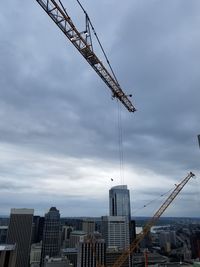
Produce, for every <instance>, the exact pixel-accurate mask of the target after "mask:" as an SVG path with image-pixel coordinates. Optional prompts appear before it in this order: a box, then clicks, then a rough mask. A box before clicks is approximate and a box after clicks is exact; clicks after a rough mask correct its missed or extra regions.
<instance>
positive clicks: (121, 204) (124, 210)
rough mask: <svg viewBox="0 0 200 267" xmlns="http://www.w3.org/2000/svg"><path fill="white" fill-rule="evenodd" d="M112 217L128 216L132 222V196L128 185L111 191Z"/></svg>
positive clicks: (110, 205) (119, 186)
mask: <svg viewBox="0 0 200 267" xmlns="http://www.w3.org/2000/svg"><path fill="white" fill-rule="evenodd" d="M109 208H110V216H127V217H128V219H129V220H131V207H130V194H129V190H128V189H127V185H118V186H114V187H112V188H111V189H110V190H109Z"/></svg>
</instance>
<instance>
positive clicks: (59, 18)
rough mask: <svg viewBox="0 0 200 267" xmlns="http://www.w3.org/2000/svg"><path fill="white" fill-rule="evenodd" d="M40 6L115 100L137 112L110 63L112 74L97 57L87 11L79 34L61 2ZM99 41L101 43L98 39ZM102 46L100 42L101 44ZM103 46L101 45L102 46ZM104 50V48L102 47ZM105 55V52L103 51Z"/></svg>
mask: <svg viewBox="0 0 200 267" xmlns="http://www.w3.org/2000/svg"><path fill="white" fill-rule="evenodd" d="M36 1H37V2H38V4H39V5H40V6H41V7H42V8H43V9H44V10H45V12H46V13H47V14H48V15H49V17H50V18H51V19H52V20H53V21H54V22H55V24H56V25H57V26H58V27H59V28H60V30H61V31H62V32H63V33H64V34H65V36H66V37H67V38H68V39H69V40H70V42H71V43H72V44H73V45H74V46H75V47H76V48H77V50H78V51H79V52H80V53H81V55H82V56H83V57H84V58H85V59H86V60H87V62H88V63H89V64H90V65H91V67H92V68H93V69H94V70H95V71H96V73H97V74H98V75H99V76H100V77H101V79H102V80H103V81H104V82H105V84H106V85H107V86H108V88H109V89H110V90H111V92H112V96H113V98H117V99H118V100H119V101H121V103H122V104H123V105H124V106H125V107H126V109H127V110H128V111H129V112H134V111H136V109H135V107H134V106H133V104H132V103H131V101H130V100H129V98H128V97H131V96H132V95H127V94H125V93H124V92H123V90H122V89H121V86H120V85H119V83H118V81H117V79H116V76H115V75H114V72H113V70H112V68H111V66H110V63H109V61H108V59H107V63H108V65H109V66H110V68H111V73H112V74H111V73H110V72H109V71H108V70H107V69H106V67H105V66H104V64H103V63H102V62H101V61H100V59H99V58H98V57H97V56H96V54H95V53H94V50H93V45H92V38H91V32H90V27H91V28H92V30H93V31H94V27H93V25H92V23H91V21H90V19H89V16H88V15H87V13H86V11H85V10H84V9H83V7H82V5H81V4H80V2H79V1H78V0H77V1H78V2H79V4H80V6H81V8H82V9H83V11H84V13H85V15H86V30H85V31H82V32H79V31H78V29H77V28H76V27H75V25H74V23H73V22H72V20H71V18H70V17H69V15H68V13H67V12H66V9H65V8H64V6H63V4H62V2H61V0H36ZM94 34H95V36H96V37H97V34H96V32H95V31H94ZM97 40H98V41H99V39H98V37H97ZM99 44H100V42H99ZM100 46H101V44H100ZM101 48H102V46H101ZM102 50H103V49H102ZM103 53H104V55H105V52H104V50H103Z"/></svg>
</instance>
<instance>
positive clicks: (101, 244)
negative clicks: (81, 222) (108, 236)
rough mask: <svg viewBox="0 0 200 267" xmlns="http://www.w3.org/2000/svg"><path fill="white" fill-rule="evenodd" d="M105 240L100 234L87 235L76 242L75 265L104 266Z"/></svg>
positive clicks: (84, 266)
mask: <svg viewBox="0 0 200 267" xmlns="http://www.w3.org/2000/svg"><path fill="white" fill-rule="evenodd" d="M105 255H106V245H105V240H104V239H102V238H101V237H100V236H99V237H97V236H95V234H94V235H88V236H87V237H84V239H83V240H81V241H80V242H79V244H78V259H77V267H96V266H99V265H101V266H102V265H103V266H105V260H106V257H105Z"/></svg>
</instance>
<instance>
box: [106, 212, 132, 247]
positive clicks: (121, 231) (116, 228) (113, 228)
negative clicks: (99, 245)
mask: <svg viewBox="0 0 200 267" xmlns="http://www.w3.org/2000/svg"><path fill="white" fill-rule="evenodd" d="M102 237H103V238H104V239H105V241H106V245H107V248H116V249H125V248H127V247H128V246H129V221H128V219H127V217H126V216H103V217H102Z"/></svg>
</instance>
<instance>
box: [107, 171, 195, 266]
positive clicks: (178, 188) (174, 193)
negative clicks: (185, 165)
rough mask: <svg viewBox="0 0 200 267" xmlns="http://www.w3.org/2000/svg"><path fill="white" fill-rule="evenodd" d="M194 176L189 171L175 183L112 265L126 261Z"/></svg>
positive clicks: (120, 264) (118, 264)
mask: <svg viewBox="0 0 200 267" xmlns="http://www.w3.org/2000/svg"><path fill="white" fill-rule="evenodd" d="M193 176H195V175H194V174H193V173H192V172H190V173H189V174H188V175H187V176H186V177H185V178H184V179H183V180H182V181H181V182H180V183H179V184H176V185H175V189H174V190H173V191H172V193H171V194H170V195H169V196H168V198H167V199H166V200H165V201H164V203H163V204H162V205H161V207H160V208H159V209H158V210H157V211H156V213H155V214H154V215H153V217H152V218H151V219H150V220H149V221H148V222H147V223H146V225H145V226H144V228H143V230H142V231H141V232H140V233H139V235H138V236H137V237H136V239H135V240H134V241H133V243H131V245H130V246H129V247H128V248H127V249H126V250H125V251H124V252H123V253H122V254H121V256H120V257H119V258H118V259H117V260H116V261H115V263H114V265H113V266H112V267H121V266H122V264H123V263H124V262H125V261H126V259H127V258H128V257H129V255H131V254H132V253H133V252H134V251H135V249H136V248H137V247H138V245H139V243H140V242H141V241H142V240H143V239H144V237H145V236H146V235H147V233H148V232H149V231H150V230H151V227H152V226H153V225H155V223H156V222H157V221H158V220H159V218H160V216H161V215H162V214H163V212H164V211H165V210H166V209H167V207H168V206H169V205H170V204H171V203H172V201H173V200H174V199H175V197H176V196H177V195H178V194H179V193H180V191H181V190H182V189H183V187H184V186H185V185H186V184H187V182H188V181H189V180H190V178H192V177H193Z"/></svg>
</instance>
